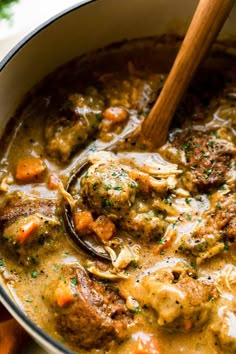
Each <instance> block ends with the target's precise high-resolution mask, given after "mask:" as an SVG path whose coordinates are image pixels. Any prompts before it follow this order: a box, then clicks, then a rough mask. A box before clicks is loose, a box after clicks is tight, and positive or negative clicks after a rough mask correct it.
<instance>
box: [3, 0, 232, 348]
mask: <svg viewBox="0 0 236 354" xmlns="http://www.w3.org/2000/svg"><path fill="white" fill-rule="evenodd" d="M0 9H1V6H0ZM176 44H177V43H176V39H175V40H174V41H173V39H172V37H168V38H166V37H162V38H161V41H159V40H157V39H152V38H149V39H146V40H142V41H139V40H135V41H131V42H125V43H124V44H121V43H120V44H119V45H117V46H112V47H110V48H108V49H106V50H102V51H99V52H96V53H93V54H92V55H91V56H90V57H87V56H86V57H83V58H82V59H80V58H79V59H78V58H77V59H75V60H74V61H72V62H71V63H69V64H67V65H65V66H64V67H62V68H59V69H58V70H57V71H56V72H55V73H52V74H50V75H49V76H48V77H47V78H46V79H45V80H44V81H43V82H42V83H39V84H38V86H37V87H36V88H34V89H33V91H32V92H31V93H30V95H29V96H28V97H29V98H30V99H28V100H26V101H25V103H24V104H23V105H22V107H21V108H20V109H19V110H18V111H17V113H16V117H14V120H12V121H11V122H10V123H9V127H11V126H12V132H11V133H10V135H9V130H7V131H6V133H5V137H3V140H2V144H1V147H2V149H1V159H0V164H1V166H0V167H1V168H0V273H1V277H2V278H3V279H2V283H3V284H6V286H7V287H8V289H9V291H10V292H13V298H17V302H18V303H19V305H20V306H21V308H23V309H24V311H25V313H26V314H27V315H28V316H29V317H30V318H31V319H32V320H33V321H35V322H36V324H37V325H38V326H39V327H40V328H42V329H43V330H45V331H46V332H48V334H49V335H50V336H52V337H54V338H55V339H57V340H59V341H63V344H64V345H65V346H66V347H68V349H69V350H71V351H72V352H74V353H79V354H87V353H90V354H104V353H106V354H117V353H122V354H123V353H124V354H126V353H127V354H177V353H187V354H190V353H191V354H192V353H194V354H216V353H217V354H232V353H235V352H236V335H235V324H236V311H235V308H236V302H235V299H236V247H235V245H236V233H235V232H236V231H235V230H236V188H235V186H236V164H235V162H236V159H235V157H236V145H235V144H236V140H235V132H236V127H235V116H236V114H235V112H236V109H235V107H236V106H235V97H236V70H235V67H236V66H235V65H236V64H235V57H233V56H232V55H228V54H227V55H225V54H223V53H221V52H220V51H219V45H218V46H217V52H214V53H213V55H211V56H210V58H209V59H207V61H206V62H205V64H203V67H202V68H200V69H199V72H198V73H197V75H196V77H195V79H194V80H193V82H192V84H191V86H190V88H189V89H188V91H187V93H186V96H185V98H184V99H183V102H182V103H181V104H180V107H179V108H178V110H177V112H176V115H175V117H174V119H173V124H172V128H171V131H170V134H169V137H168V141H167V142H166V144H165V145H164V146H162V147H161V148H160V149H156V148H155V147H153V146H151V144H150V142H149V141H147V140H146V139H144V138H143V137H142V134H140V133H142V132H141V124H140V123H141V121H142V120H143V119H145V117H146V116H147V115H148V114H149V111H150V109H151V107H152V105H153V103H154V101H155V99H156V97H157V95H158V94H159V92H160V90H161V89H162V87H163V82H164V80H165V77H166V76H167V75H168V68H169V65H170V64H171V62H172V61H173V58H174V55H175V52H176V48H177V45H176ZM75 45H76V43H75ZM15 122H17V124H15ZM14 124H15V125H14ZM134 128H135V129H136V130H135V133H134V135H132V136H127V134H128V132H130V131H133V130H134ZM114 144H115V145H114ZM71 235H72V238H71ZM75 240H76V241H77V243H75V242H76V241H75ZM80 247H82V249H80ZM98 254H103V256H104V258H102V257H98V256H97V255H98Z"/></svg>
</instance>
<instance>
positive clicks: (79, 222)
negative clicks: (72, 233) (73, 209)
mask: <svg viewBox="0 0 236 354" xmlns="http://www.w3.org/2000/svg"><path fill="white" fill-rule="evenodd" d="M92 222H93V216H92V213H91V212H90V211H87V210H85V211H81V212H78V213H75V214H74V225H75V229H76V231H78V232H84V231H87V230H88V229H89V226H90V224H91V223H92Z"/></svg>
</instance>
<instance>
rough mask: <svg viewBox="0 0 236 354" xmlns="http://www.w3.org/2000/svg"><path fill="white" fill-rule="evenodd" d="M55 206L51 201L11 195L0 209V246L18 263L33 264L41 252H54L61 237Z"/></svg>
mask: <svg viewBox="0 0 236 354" xmlns="http://www.w3.org/2000/svg"><path fill="white" fill-rule="evenodd" d="M59 213H60V210H59V207H58V205H57V204H56V202H55V201H54V200H49V199H48V200H47V199H39V198H33V197H29V196H26V195H25V194H24V193H19V192H15V193H12V194H10V195H8V196H7V197H6V198H5V200H4V201H3V203H2V204H1V206H0V231H1V235H2V236H1V238H0V241H1V244H2V247H4V248H5V249H6V251H7V252H10V253H11V254H13V255H15V256H16V257H17V260H18V261H19V262H20V263H23V264H25V265H30V264H31V263H33V264H35V262H38V261H39V260H40V255H41V253H42V254H43V253H46V252H52V251H53V250H54V249H56V245H57V238H58V237H59V235H60V234H61V225H60V221H59V218H58V215H59Z"/></svg>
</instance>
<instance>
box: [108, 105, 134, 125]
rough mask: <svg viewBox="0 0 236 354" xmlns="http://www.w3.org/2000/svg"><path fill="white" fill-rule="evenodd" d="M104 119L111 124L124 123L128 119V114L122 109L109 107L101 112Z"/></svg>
mask: <svg viewBox="0 0 236 354" xmlns="http://www.w3.org/2000/svg"><path fill="white" fill-rule="evenodd" d="M103 116H104V118H106V119H108V120H109V121H110V122H112V123H120V122H124V121H126V120H127V119H128V117H129V115H128V112H127V111H126V110H125V109H124V108H122V107H109V108H107V109H106V110H105V111H104V112H103Z"/></svg>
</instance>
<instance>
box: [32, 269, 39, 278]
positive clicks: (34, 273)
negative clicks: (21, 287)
mask: <svg viewBox="0 0 236 354" xmlns="http://www.w3.org/2000/svg"><path fill="white" fill-rule="evenodd" d="M37 276H38V272H37V271H36V270H34V271H33V272H32V273H31V277H32V278H34V279H36V278H37Z"/></svg>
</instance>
